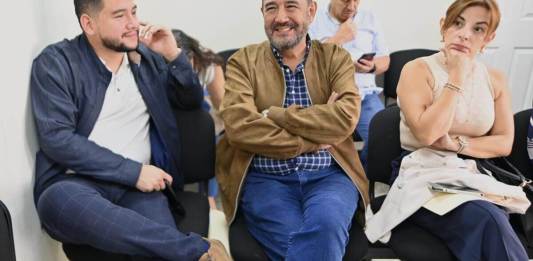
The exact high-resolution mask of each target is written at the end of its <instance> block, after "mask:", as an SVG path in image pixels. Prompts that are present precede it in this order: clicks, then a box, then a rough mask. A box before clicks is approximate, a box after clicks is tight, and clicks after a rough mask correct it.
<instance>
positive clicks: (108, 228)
mask: <svg viewBox="0 0 533 261" xmlns="http://www.w3.org/2000/svg"><path fill="white" fill-rule="evenodd" d="M37 211H38V213H39V217H40V219H41V222H42V225H43V226H44V228H45V230H46V231H47V232H48V233H49V234H50V236H52V237H53V238H54V239H56V240H58V241H61V242H66V243H72V244H79V245H90V246H93V247H96V248H98V249H102V250H104V251H108V252H113V253H121V254H128V255H134V256H146V257H158V258H162V259H165V260H195V261H196V260H198V259H199V258H200V256H201V255H202V254H204V253H205V252H206V251H207V249H208V247H209V245H208V243H207V242H206V241H205V240H203V239H202V238H201V237H200V236H199V235H196V234H193V233H191V234H188V235H186V234H183V233H181V232H180V231H178V230H177V228H176V225H175V222H174V219H173V217H172V213H171V212H170V209H169V205H168V201H167V198H166V197H165V195H164V194H163V193H161V192H152V193H143V192H141V191H138V190H136V189H132V188H128V187H125V186H121V185H116V184H111V183H105V182H98V181H93V180H88V179H85V178H78V177H73V178H68V179H65V180H62V181H58V182H56V183H54V184H53V185H51V186H50V187H48V188H47V189H46V190H45V191H44V192H43V193H42V194H41V197H40V198H39V202H38V204H37Z"/></svg>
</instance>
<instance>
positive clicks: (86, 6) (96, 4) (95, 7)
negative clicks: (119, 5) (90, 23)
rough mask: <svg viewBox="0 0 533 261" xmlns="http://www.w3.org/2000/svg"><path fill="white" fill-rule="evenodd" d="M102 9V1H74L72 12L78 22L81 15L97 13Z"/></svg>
mask: <svg viewBox="0 0 533 261" xmlns="http://www.w3.org/2000/svg"><path fill="white" fill-rule="evenodd" d="M103 7H104V3H103V1H102V0H74V11H75V12H76V16H77V17H78V21H79V20H80V17H81V15H82V14H89V13H95V12H96V13H97V12H99V11H100V10H102V8H103Z"/></svg>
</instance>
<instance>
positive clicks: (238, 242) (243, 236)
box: [229, 213, 368, 261]
mask: <svg viewBox="0 0 533 261" xmlns="http://www.w3.org/2000/svg"><path fill="white" fill-rule="evenodd" d="M229 242H230V248H231V255H232V256H233V259H234V260H235V261H239V260H242V261H267V260H268V258H267V256H266V254H265V252H264V251H263V249H262V248H261V245H259V243H258V242H257V241H256V240H255V239H254V238H253V237H252V235H251V234H250V233H249V232H248V229H247V228H246V223H245V221H244V217H243V216H242V215H240V214H239V213H237V217H236V218H235V221H234V222H233V224H232V225H231V227H230V230H229ZM367 250H368V240H367V239H366V236H365V234H364V232H363V228H362V227H361V225H360V224H358V223H357V222H355V221H354V223H353V224H352V228H351V229H350V240H349V241H348V245H347V246H346V253H345V256H344V260H361V259H362V258H363V257H364V256H365V255H366V252H367Z"/></svg>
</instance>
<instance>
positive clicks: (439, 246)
mask: <svg viewBox="0 0 533 261" xmlns="http://www.w3.org/2000/svg"><path fill="white" fill-rule="evenodd" d="M368 142H369V144H368V162H367V177H368V180H369V181H370V194H371V195H370V196H371V202H370V205H371V208H372V210H373V211H374V213H375V212H377V211H378V210H379V208H380V207H381V204H382V203H383V200H384V199H385V196H381V197H377V198H376V197H375V196H374V193H373V190H374V186H375V183H376V182H381V183H385V184H389V179H390V176H391V173H392V167H391V162H392V161H393V160H394V159H396V158H398V157H399V156H400V154H401V147H400V109H399V108H398V107H397V106H391V107H387V108H385V109H384V110H382V111H380V112H378V113H377V114H376V115H375V116H374V117H373V118H372V121H371V122H370V131H369V137H368ZM366 258H369V259H370V258H379V259H381V258H399V259H402V260H455V257H454V256H453V254H452V253H451V252H450V251H449V249H448V248H447V247H446V245H445V244H444V242H442V240H440V239H439V238H437V237H435V236H433V235H432V234H431V233H429V232H427V231H425V230H424V229H422V228H421V227H418V226H417V225H415V224H412V223H410V222H409V221H404V222H402V223H401V224H400V225H399V226H397V227H396V228H395V229H393V231H392V235H391V239H390V241H389V243H388V245H383V244H381V243H379V242H378V243H376V244H371V245H370V246H369V250H368V254H367V256H366Z"/></svg>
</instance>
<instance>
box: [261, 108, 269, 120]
mask: <svg viewBox="0 0 533 261" xmlns="http://www.w3.org/2000/svg"><path fill="white" fill-rule="evenodd" d="M268 112H269V110H268V109H264V110H263V111H262V112H261V114H263V118H266V117H268Z"/></svg>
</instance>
